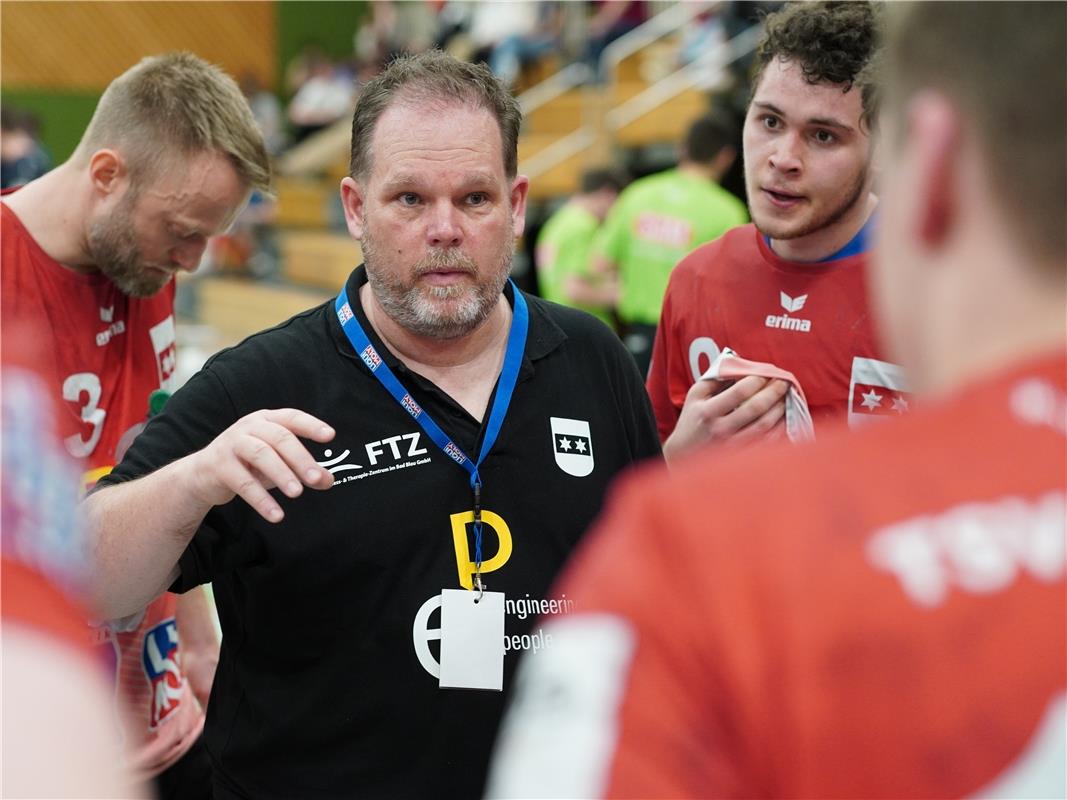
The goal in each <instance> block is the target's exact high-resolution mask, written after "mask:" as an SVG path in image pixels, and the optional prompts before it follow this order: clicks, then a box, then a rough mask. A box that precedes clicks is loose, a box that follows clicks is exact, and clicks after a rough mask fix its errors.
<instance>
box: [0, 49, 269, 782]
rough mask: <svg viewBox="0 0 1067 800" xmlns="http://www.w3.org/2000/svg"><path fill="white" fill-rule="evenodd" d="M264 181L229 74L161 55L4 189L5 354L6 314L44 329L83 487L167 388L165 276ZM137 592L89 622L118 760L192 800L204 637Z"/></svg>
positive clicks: (198, 623)
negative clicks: (121, 726)
mask: <svg viewBox="0 0 1067 800" xmlns="http://www.w3.org/2000/svg"><path fill="white" fill-rule="evenodd" d="M269 182H270V165H269V162H268V158H267V153H266V150H265V149H264V146H263V138H262V136H261V135H260V133H259V129H258V128H257V127H256V123H255V120H254V119H253V118H252V113H251V111H250V110H249V108H248V103H247V102H246V101H245V99H244V97H243V96H242V95H241V92H240V90H239V89H238V87H237V84H236V83H235V82H234V81H233V80H232V79H231V78H230V77H229V76H227V75H226V74H225V73H223V72H222V71H221V70H219V69H217V68H216V67H212V66H211V65H209V64H207V63H205V62H204V61H202V60H201V59H199V58H197V57H195V56H193V55H190V54H188V53H177V54H169V55H164V56H157V57H153V58H147V59H144V60H143V61H141V62H140V63H139V64H137V65H135V66H134V67H132V68H131V69H129V70H128V71H126V72H125V73H123V74H122V75H121V76H119V77H118V78H116V79H115V80H114V81H113V82H112V83H111V85H110V86H108V88H107V89H106V90H105V92H104V94H103V96H102V97H101V98H100V102H99V104H98V105H97V108H96V111H95V112H94V114H93V117H92V120H91V121H90V122H89V126H88V128H87V129H86V131H85V133H84V134H83V136H82V139H81V141H80V142H79V144H78V147H77V148H76V149H75V151H74V153H73V155H72V156H71V157H70V159H69V160H67V161H66V162H65V163H63V164H60V165H59V166H58V167H56V168H55V169H53V170H52V171H50V172H48V173H47V174H45V175H43V176H42V177H40V178H38V179H37V180H35V181H32V182H30V183H28V184H27V185H25V186H23V187H21V188H19V189H18V190H16V191H13V192H9V193H5V194H4V196H3V202H2V203H0V223H2V228H0V248H2V249H0V301H2V309H0V325H2V326H3V328H2V331H0V333H2V336H0V342H2V346H3V352H4V354H5V360H6V353H7V352H8V350H9V348H10V347H11V346H14V345H16V344H17V343H18V339H17V337H13V336H10V335H9V334H10V333H11V328H10V327H9V325H10V324H11V323H12V321H14V320H19V319H21V318H29V319H33V320H39V321H41V322H42V323H43V324H44V325H46V326H47V327H45V328H43V330H42V333H41V334H40V335H42V336H44V337H46V344H45V349H46V351H47V352H48V359H47V369H46V370H45V374H44V377H45V378H46V379H47V381H48V385H49V389H50V391H51V393H52V394H53V396H54V397H55V398H56V399H57V401H60V402H61V403H62V405H61V408H62V414H61V416H60V419H59V427H60V430H61V432H62V434H63V436H64V439H63V441H64V444H65V445H66V448H67V451H68V452H69V453H70V454H71V456H73V457H74V458H76V459H79V461H80V463H81V465H82V466H83V468H84V469H85V470H86V472H85V478H84V482H85V484H86V486H87V487H89V486H92V485H93V484H94V483H95V482H96V480H97V479H99V478H100V477H101V476H102V475H104V474H105V473H107V472H108V471H109V470H110V469H111V468H112V467H113V466H114V464H115V463H116V450H117V448H118V445H119V443H120V442H121V441H122V439H123V436H124V434H125V433H126V432H127V431H128V430H129V429H130V428H132V427H134V426H137V425H140V424H141V423H142V422H143V420H144V418H145V415H146V412H147V409H148V402H149V396H150V394H151V393H152V392H153V391H154V390H156V389H160V388H164V389H168V390H170V389H174V388H176V387H175V386H174V369H175V365H176V364H175V362H176V357H175V331H174V282H173V278H174V275H175V273H177V272H178V271H179V270H185V271H190V272H191V271H193V270H195V269H196V268H197V266H198V265H199V263H200V259H201V256H202V255H203V252H204V248H205V246H206V244H207V239H208V237H209V236H211V235H213V234H216V233H218V232H220V231H222V230H225V229H226V228H227V227H228V226H229V225H230V223H231V222H232V221H233V219H234V217H235V216H236V215H237V213H238V211H239V210H240V208H241V207H242V206H243V205H244V204H245V202H246V201H247V199H248V195H249V193H250V192H251V190H252V189H260V190H266V189H269ZM57 205H58V206H60V207H62V213H57V212H56V209H57ZM5 445H6V442H5ZM143 599H144V601H145V602H144V603H143V604H142V605H141V606H139V607H138V608H131V609H128V611H127V613H129V614H130V616H129V617H126V618H124V619H122V620H115V621H113V622H112V623H111V624H109V625H107V626H105V627H103V628H100V629H99V631H98V642H99V644H100V646H101V650H102V652H103V653H104V655H105V657H107V658H109V660H110V661H111V663H113V664H114V667H115V671H116V681H117V694H118V696H119V697H121V698H122V699H124V700H127V701H128V703H129V705H130V707H131V709H132V711H133V714H134V716H133V717H132V721H133V723H135V724H134V725H132V726H131V727H130V728H129V729H128V730H127V731H126V734H127V736H128V737H129V741H130V742H131V748H132V749H134V750H135V751H136V752H135V754H134V756H133V759H132V762H131V763H132V764H133V766H135V767H136V768H137V769H138V770H139V771H141V772H142V773H143V774H144V775H146V776H148V777H154V778H155V782H156V788H157V790H158V791H159V794H160V797H161V798H162V799H163V800H167V798H172V797H174V798H186V797H187V798H203V797H208V796H210V794H211V782H210V763H209V761H208V756H207V753H206V751H205V749H204V744H203V742H202V740H201V736H200V733H201V731H202V729H203V726H204V711H203V707H204V706H206V705H207V702H208V697H209V694H210V692H211V686H212V678H213V676H214V672H215V665H216V663H217V661H218V647H219V644H218V638H217V635H216V633H215V626H214V621H213V619H212V617H211V615H210V612H209V607H208V604H207V598H206V597H205V595H204V592H203V591H202V590H197V591H196V592H191V593H189V594H187V595H184V596H183V597H182V598H181V599H180V600H179V599H178V598H176V597H175V596H174V595H172V594H163V595H161V596H158V597H156V596H152V597H145V598H143ZM88 637H89V632H88V630H87V631H86V638H88Z"/></svg>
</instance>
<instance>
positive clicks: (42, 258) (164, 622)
mask: <svg viewBox="0 0 1067 800" xmlns="http://www.w3.org/2000/svg"><path fill="white" fill-rule="evenodd" d="M0 293H2V294H0V300H2V310H0V319H3V320H4V321H5V330H4V333H5V334H8V333H11V330H10V327H9V326H8V325H7V324H6V323H7V322H10V321H13V320H21V319H26V320H30V321H31V322H32V323H34V324H35V326H36V328H35V329H36V330H37V331H39V332H40V333H41V335H43V336H45V337H47V338H48V341H47V342H45V343H43V344H42V343H37V346H38V349H40V350H42V351H44V352H47V353H48V354H49V361H48V363H47V364H45V365H42V366H41V369H40V370H39V372H40V373H41V375H42V376H43V377H44V379H45V380H46V382H47V383H48V384H49V388H50V390H51V391H52V392H53V393H54V397H55V398H56V402H57V403H58V404H60V408H59V414H58V428H59V433H60V436H61V438H62V439H63V443H64V445H65V446H66V449H67V451H68V452H69V453H70V454H71V455H72V456H74V457H75V458H76V459H78V461H79V462H80V464H81V465H82V468H83V469H84V470H85V475H84V480H83V483H84V485H85V487H86V488H88V487H91V486H92V485H93V484H94V483H95V482H96V481H97V479H99V478H100V477H101V476H102V475H104V474H106V473H107V472H109V471H110V470H111V469H112V467H113V466H114V465H115V452H116V447H118V445H119V443H120V441H122V439H123V436H124V435H126V434H127V432H130V434H129V435H130V436H132V435H133V432H131V429H135V428H136V427H137V426H139V425H140V424H141V423H142V422H144V420H145V418H146V416H147V413H148V398H149V395H150V394H151V393H152V391H154V390H155V389H158V388H165V389H172V388H175V387H174V386H173V377H174V369H175V362H176V352H175V338H174V315H173V308H174V284H173V282H172V283H170V284H168V285H167V286H166V287H165V288H164V289H163V290H162V291H161V292H159V294H157V295H156V296H154V297H151V298H147V299H137V298H131V297H127V296H126V295H124V294H123V293H122V292H120V291H119V290H118V289H117V288H116V287H115V286H114V284H112V283H111V281H110V280H108V279H107V278H106V277H105V276H103V275H101V274H99V273H93V274H84V273H79V272H75V271H74V270H72V269H69V268H67V267H64V266H63V265H62V264H59V263H57V262H56V261H54V260H53V259H52V258H51V257H49V256H48V254H47V253H45V252H44V250H42V249H41V247H40V246H39V245H38V244H37V242H36V241H35V240H34V239H33V237H32V236H30V234H29V232H28V231H27V230H26V229H25V227H23V225H22V223H21V221H20V220H19V219H18V217H17V216H16V215H15V213H14V212H13V211H11V209H10V208H8V207H7V206H6V205H4V204H2V203H0ZM3 342H4V344H3V348H4V351H5V353H6V352H7V351H8V350H9V349H11V348H13V347H18V346H19V343H18V342H17V341H8V339H7V336H6V335H5V336H4V338H3ZM127 438H129V437H127ZM175 604H176V600H175V597H174V595H171V594H164V595H163V596H161V597H160V598H158V599H157V600H155V601H154V602H153V603H151V604H150V605H149V606H148V607H147V609H146V610H145V612H144V614H143V616H141V617H140V618H139V619H136V620H129V621H128V623H129V625H128V626H127V627H129V630H126V631H125V632H118V633H117V632H115V631H113V630H105V629H99V630H98V631H97V632H96V633H95V634H93V638H94V640H95V641H97V642H98V643H99V644H100V645H101V646H103V647H104V648H105V651H106V652H105V655H107V656H108V657H109V659H110V661H111V662H112V663H113V665H114V669H115V672H116V679H117V683H118V687H119V692H120V693H121V695H122V696H123V698H124V700H125V701H126V703H127V704H128V709H129V710H130V711H131V712H132V713H131V714H129V715H126V718H127V719H135V720H136V724H137V726H138V727H137V729H136V730H131V731H127V735H128V736H129V737H131V739H132V743H134V745H135V747H134V750H135V752H136V757H135V762H134V764H133V766H134V767H135V768H139V769H143V770H145V771H147V772H148V773H149V774H156V773H158V772H160V771H162V770H163V769H165V768H166V767H167V766H169V765H170V764H172V763H173V762H174V761H176V760H177V759H178V758H180V757H181V756H182V755H183V754H184V753H185V752H186V751H187V750H188V749H189V747H191V746H192V744H193V742H195V741H196V738H197V736H199V735H200V731H201V729H202V728H203V724H204V718H203V712H202V711H201V710H200V708H199V706H198V705H197V703H196V700H195V699H194V697H193V695H192V692H191V691H190V689H189V686H188V682H187V681H186V680H185V678H184V675H183V674H182V672H181V667H180V663H181V662H180V657H179V642H178V634H177V627H176V624H175V619H174V611H175ZM139 742H140V743H143V746H141V745H137V743H139Z"/></svg>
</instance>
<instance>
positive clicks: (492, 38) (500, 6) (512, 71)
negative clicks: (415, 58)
mask: <svg viewBox="0 0 1067 800" xmlns="http://www.w3.org/2000/svg"><path fill="white" fill-rule="evenodd" d="M470 15H471V16H470V25H469V29H468V36H469V38H470V43H471V46H472V48H473V50H472V52H471V56H470V58H471V60H472V61H484V62H486V63H487V64H488V65H489V69H491V70H492V71H493V74H494V75H496V76H497V77H498V78H500V80H502V81H503V82H504V84H505V85H506V86H509V87H511V86H514V85H515V82H516V81H517V80H518V77H519V73H520V71H521V70H522V68H523V67H525V66H527V65H529V64H531V63H533V62H535V61H536V60H537V59H539V58H541V57H543V56H545V55H547V54H548V53H551V52H552V51H553V50H555V49H556V48H557V47H558V44H559V35H560V30H561V28H560V25H561V22H562V15H561V13H560V7H559V3H558V2H541V1H540V0H539V1H538V2H534V0H517V2H498V1H497V0H489V1H488V2H479V3H474V4H472V6H471V9H470Z"/></svg>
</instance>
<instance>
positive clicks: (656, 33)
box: [600, 0, 722, 75]
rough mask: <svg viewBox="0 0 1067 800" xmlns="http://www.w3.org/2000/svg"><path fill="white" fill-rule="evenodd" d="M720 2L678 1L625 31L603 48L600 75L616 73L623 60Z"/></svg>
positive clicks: (720, 2)
mask: <svg viewBox="0 0 1067 800" xmlns="http://www.w3.org/2000/svg"><path fill="white" fill-rule="evenodd" d="M718 5H722V0H715V2H708V1H707V0H693V2H682V3H677V4H675V5H673V6H671V7H670V8H668V9H665V10H664V11H661V12H659V13H658V14H656V15H655V16H653V17H650V18H649V19H648V21H647V22H643V23H642V24H640V25H638V26H637V27H636V28H634V29H633V30H632V31H630V32H629V33H624V34H623V35H622V36H620V37H619V38H618V39H616V40H615V41H613V42H612V43H611V44H609V45H608V46H607V47H605V48H604V52H603V53H602V54H601V56H600V65H601V74H603V75H614V74H615V72H616V70H617V68H618V66H619V64H620V63H621V62H622V61H623V59H625V58H628V57H630V56H632V55H633V54H634V53H636V52H637V51H638V50H641V49H643V48H645V47H648V45H650V44H652V43H653V42H655V41H656V40H658V39H662V38H663V37H664V36H667V35H668V34H671V33H674V32H675V31H677V30H679V29H680V28H681V27H682V26H683V25H685V24H686V23H687V22H689V21H690V20H693V19H696V18H697V17H698V16H700V15H701V14H703V13H704V12H705V11H710V10H711V9H713V8H715V7H716V6H718ZM609 70H610V71H609Z"/></svg>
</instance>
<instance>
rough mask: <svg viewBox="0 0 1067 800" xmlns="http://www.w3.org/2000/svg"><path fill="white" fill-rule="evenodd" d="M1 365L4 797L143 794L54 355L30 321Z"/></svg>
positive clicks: (0, 784)
mask: <svg viewBox="0 0 1067 800" xmlns="http://www.w3.org/2000/svg"><path fill="white" fill-rule="evenodd" d="M9 330H10V331H11V332H13V333H18V334H19V335H20V339H21V341H22V346H21V347H19V348H17V352H14V351H15V350H16V348H14V347H9V348H8V354H7V358H6V359H5V361H4V363H3V369H2V371H0V383H2V386H3V391H2V392H0V428H2V430H0V442H2V444H3V446H2V448H0V455H2V460H3V466H2V468H0V502H2V517H3V524H2V525H0V594H2V598H0V621H2V625H0V651H2V652H3V680H2V681H0V694H2V697H0V707H2V708H3V710H4V713H3V721H2V726H3V735H2V736H0V743H2V746H3V752H2V753H0V763H2V764H3V777H2V778H0V796H3V797H49V798H58V797H70V798H78V800H82V799H83V798H87V797H101V798H114V797H143V796H147V795H146V794H145V791H146V788H145V787H144V786H143V785H138V784H137V782H136V781H135V779H134V778H133V776H132V775H131V774H129V772H128V771H127V770H126V768H125V766H124V764H123V759H122V752H121V749H122V748H121V747H120V744H119V741H118V737H116V736H108V735H106V733H107V732H108V731H111V730H113V729H114V725H115V716H114V715H115V710H114V708H113V701H112V697H113V695H114V687H113V686H112V685H110V681H109V679H108V675H107V673H106V670H105V668H104V664H103V663H102V662H101V660H100V659H99V658H97V657H96V653H95V652H94V651H93V648H92V647H91V646H90V644H89V640H88V638H87V637H86V635H85V621H86V618H87V612H86V611H85V610H84V608H83V606H82V601H83V600H84V593H85V588H86V587H85V581H86V579H87V577H88V572H89V558H88V548H87V542H86V540H85V537H84V534H83V528H82V526H81V525H80V524H79V520H78V518H77V514H76V512H75V509H76V508H77V502H78V472H77V468H76V466H75V465H74V464H73V463H72V462H71V461H70V458H69V457H68V456H67V454H66V453H64V452H63V448H62V446H61V445H60V443H59V437H58V436H57V435H56V429H55V415H54V413H53V407H52V398H51V397H50V396H49V394H48V391H47V386H46V384H45V382H44V381H43V380H42V379H41V377H40V375H39V371H40V369H41V367H42V365H43V364H46V363H47V359H48V357H49V354H48V353H47V351H46V350H45V349H44V348H43V347H41V343H42V340H43V337H41V336H39V335H37V334H38V332H39V331H38V327H37V326H35V325H33V324H32V323H29V322H28V321H26V320H21V321H20V323H19V325H18V327H17V328H16V327H15V326H14V325H11V326H10V327H9Z"/></svg>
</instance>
